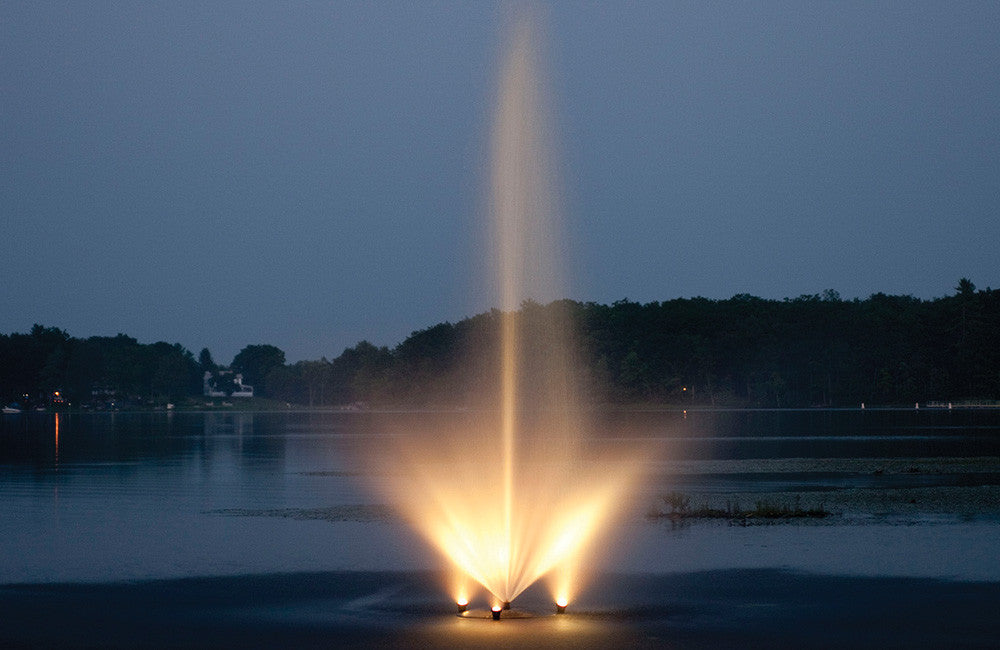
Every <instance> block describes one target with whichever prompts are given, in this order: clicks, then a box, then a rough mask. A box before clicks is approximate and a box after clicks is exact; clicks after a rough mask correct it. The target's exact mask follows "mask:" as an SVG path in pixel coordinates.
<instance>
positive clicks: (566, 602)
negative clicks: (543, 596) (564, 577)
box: [556, 596, 569, 607]
mask: <svg viewBox="0 0 1000 650" xmlns="http://www.w3.org/2000/svg"><path fill="white" fill-rule="evenodd" d="M556 605H558V606H560V607H565V606H566V605H569V598H566V596H559V597H558V598H556Z"/></svg>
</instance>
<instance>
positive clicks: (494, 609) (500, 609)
mask: <svg viewBox="0 0 1000 650" xmlns="http://www.w3.org/2000/svg"><path fill="white" fill-rule="evenodd" d="M490 611H492V612H499V611H503V605H494V606H493V607H490Z"/></svg>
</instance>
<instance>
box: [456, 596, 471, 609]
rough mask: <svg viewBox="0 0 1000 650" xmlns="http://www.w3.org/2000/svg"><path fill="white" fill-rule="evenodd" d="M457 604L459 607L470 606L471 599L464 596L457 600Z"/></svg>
mask: <svg viewBox="0 0 1000 650" xmlns="http://www.w3.org/2000/svg"><path fill="white" fill-rule="evenodd" d="M455 604H456V605H458V606H459V607H465V606H467V605H468V604H469V599H468V598H466V597H464V596H459V597H458V598H456V599H455Z"/></svg>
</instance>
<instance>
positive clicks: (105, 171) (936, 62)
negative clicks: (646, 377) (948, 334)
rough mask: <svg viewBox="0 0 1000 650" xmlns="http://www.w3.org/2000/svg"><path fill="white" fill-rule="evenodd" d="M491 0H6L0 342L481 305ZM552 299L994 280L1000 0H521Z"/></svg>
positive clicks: (273, 332) (423, 318) (238, 341)
mask: <svg viewBox="0 0 1000 650" xmlns="http://www.w3.org/2000/svg"><path fill="white" fill-rule="evenodd" d="M508 9H509V7H508V6H507V5H503V4H490V3H486V2H464V3H459V2H329V3H327V2H309V3H306V2H301V3H251V2H245V1H236V2H204V1H198V2H186V1H175V0H172V1H170V2H98V1H96V0H95V1H91V2H55V3H51V2H35V1H32V2H6V3H3V4H2V5H0V52H2V61H3V64H2V65H0V166H2V173H0V224H2V226H3V228H2V234H3V245H2V250H3V254H2V256H0V278H2V284H0V297H2V304H3V306H2V308H0V332H3V333H10V332H14V331H21V332H23V331H27V330H29V329H30V328H31V326H32V324H33V323H42V324H45V325H51V326H58V327H61V328H64V329H66V330H68V331H69V333H70V334H71V335H73V336H77V337H88V336H92V335H114V334H116V333H118V332H124V333H127V334H129V335H131V336H134V337H136V338H138V339H139V341H140V342H143V343H152V342H154V341H158V340H165V341H168V342H171V343H172V342H179V343H181V344H182V345H184V346H186V347H187V348H189V349H190V350H192V352H194V353H195V354H196V355H197V353H198V351H199V350H200V349H201V348H202V347H208V348H209V349H210V350H211V352H212V353H213V355H214V357H215V359H216V361H218V362H221V363H228V362H229V361H230V360H231V359H232V357H233V355H234V354H235V353H236V352H238V351H239V350H240V349H241V348H242V347H244V346H245V345H247V344H252V343H270V344H273V345H276V346H278V347H279V348H281V349H282V350H284V351H285V352H286V354H287V357H288V360H289V361H296V360H300V359H318V358H319V357H321V356H326V357H327V358H332V357H335V356H337V355H339V354H340V353H341V352H342V351H343V349H344V348H345V347H348V346H352V345H354V344H355V343H356V342H358V341H359V340H362V339H367V340H370V341H372V342H373V343H376V344H377V345H389V346H394V345H396V344H397V343H399V342H401V341H402V340H403V339H404V338H405V337H406V336H407V335H408V334H409V333H410V332H411V331H413V330H417V329H422V328H425V327H429V326H431V325H434V324H436V323H439V322H442V321H445V320H449V321H452V322H454V321H456V320H459V319H461V318H463V317H466V316H471V315H473V314H475V313H478V312H481V311H484V310H486V309H489V308H490V307H491V306H494V305H491V304H490V298H489V297H488V295H487V294H486V292H484V291H483V290H482V288H481V287H482V286H483V282H484V276H485V272H484V268H483V267H484V262H483V260H484V259H485V258H486V257H487V253H486V251H485V245H486V244H485V242H486V223H485V221H486V205H487V198H488V197H487V194H488V168H489V150H488V146H489V128H490V122H491V120H492V98H493V97H494V96H495V93H496V83H497V72H498V70H497V69H498V65H499V61H498V59H499V54H500V53H501V52H502V51H503V38H504V36H505V35H506V27H507V26H508V23H509V20H508V18H509V14H510V12H509V10H508ZM538 14H539V15H540V16H541V18H542V23H543V25H542V28H541V29H540V30H539V33H540V34H541V35H542V36H543V39H542V43H541V50H542V51H543V53H544V56H543V58H542V64H543V66H544V68H545V73H546V75H545V76H546V79H547V86H548V88H547V90H546V93H547V95H548V98H549V102H550V104H551V112H552V115H553V117H554V121H553V128H552V131H553V138H552V139H553V141H554V142H555V144H556V152H555V158H556V160H557V162H558V190H559V194H560V197H561V201H560V208H561V212H562V214H563V215H564V221H565V229H566V231H567V232H566V250H565V253H566V257H567V258H568V259H569V269H568V273H567V275H568V278H569V284H570V290H569V295H568V296H567V297H571V298H574V299H577V300H582V301H596V302H602V303H609V302H612V301H614V300H618V299H622V298H628V299H630V300H637V301H641V302H647V301H652V300H668V299H672V298H677V297H691V296H705V297H709V298H727V297H730V296H732V295H734V294H738V293H750V294H754V295H758V296H761V297H765V298H783V297H795V296H798V295H800V294H814V293H820V292H822V291H823V290H825V289H835V290H837V291H839V292H840V293H841V295H842V296H843V297H845V298H854V297H859V298H864V297H867V296H868V295H870V294H872V293H875V292H880V291H881V292H885V293H893V294H912V295H914V296H918V297H921V298H932V297H937V296H943V295H948V294H951V293H952V292H953V288H954V287H955V285H956V284H957V281H958V279H959V278H961V277H963V276H965V277H968V278H970V279H972V281H973V282H975V283H976V285H977V286H978V287H979V288H986V287H988V286H992V287H995V288H998V287H1000V265H998V263H997V259H998V245H1000V209H998V208H1000V73H998V70H1000V3H997V2H976V3H964V2H942V1H940V0H937V1H934V2H915V1H908V2H879V3H855V2H823V3H808V2H803V1H802V0H796V1H793V2H787V3H784V2H783V3H779V2H761V3H739V4H737V3H707V2H700V1H699V2H691V3H674V2H662V1H658V0H657V1H651V2H621V3H618V2H594V3H580V2H561V3H553V4H543V5H542V6H541V10H540V11H539V12H538Z"/></svg>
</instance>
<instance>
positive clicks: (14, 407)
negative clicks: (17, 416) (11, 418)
mask: <svg viewBox="0 0 1000 650" xmlns="http://www.w3.org/2000/svg"><path fill="white" fill-rule="evenodd" d="M3 412H4V413H20V412H21V406H20V405H19V404H16V403H15V404H8V405H7V406H5V407H3Z"/></svg>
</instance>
